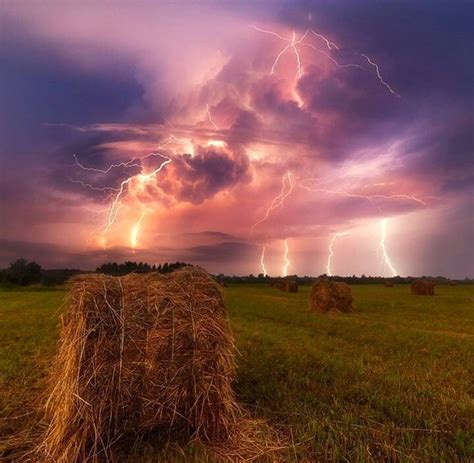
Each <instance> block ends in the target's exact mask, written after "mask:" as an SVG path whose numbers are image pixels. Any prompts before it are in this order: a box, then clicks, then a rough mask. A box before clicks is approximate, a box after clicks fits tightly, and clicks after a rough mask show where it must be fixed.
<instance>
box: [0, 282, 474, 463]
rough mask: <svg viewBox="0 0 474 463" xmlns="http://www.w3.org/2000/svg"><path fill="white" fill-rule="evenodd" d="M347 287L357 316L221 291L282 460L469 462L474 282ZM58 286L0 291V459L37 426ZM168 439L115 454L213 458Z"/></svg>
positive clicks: (242, 290)
mask: <svg viewBox="0 0 474 463" xmlns="http://www.w3.org/2000/svg"><path fill="white" fill-rule="evenodd" d="M352 289H353V293H354V298H355V305H356V308H357V311H356V312H355V313H353V314H345V315H342V314H334V315H321V314H314V313H309V312H308V311H307V300H308V292H309V287H303V288H300V292H299V293H297V294H288V293H283V292H280V291H279V290H277V289H274V288H270V287H268V286H265V285H253V286H251V285H235V286H231V287H229V288H226V289H225V293H226V298H227V303H228V307H229V315H230V319H231V324H232V328H233V330H234V334H235V337H236V340H237V346H238V348H239V351H240V357H239V359H238V364H239V372H238V373H239V381H238V384H237V385H236V388H237V391H238V394H239V399H240V401H241V402H243V403H245V404H246V405H247V408H248V409H249V410H250V411H251V413H252V414H253V415H254V416H256V417H260V418H264V419H266V420H268V421H269V422H270V424H271V425H272V426H273V427H275V428H276V429H278V430H281V432H282V433H283V434H284V435H285V436H286V437H287V439H288V442H289V446H290V454H289V455H288V456H287V457H285V461H292V462H293V461H294V462H325V461H337V462H339V461H341V462H342V461H348V462H369V461H376V462H378V461H393V462H397V461H400V462H408V461H410V462H411V461H413V462H460V461H465V462H469V461H474V288H473V287H469V286H456V287H448V286H440V287H437V288H436V293H437V294H436V296H434V297H422V296H412V295H410V293H409V288H408V286H396V287H394V288H384V287H382V286H354V287H353V288H352ZM64 294H65V293H64V291H14V290H8V291H1V292H0V436H2V437H3V440H0V461H1V460H2V458H3V459H4V460H5V461H9V460H10V461H11V460H14V459H15V458H16V457H15V456H14V455H15V453H14V451H15V448H18V446H19V443H18V439H17V438H18V436H19V433H20V432H25V431H27V430H29V429H31V430H32V431H31V433H32V434H33V435H34V434H35V433H36V432H37V430H38V426H37V425H35V423H36V417H35V412H34V410H35V407H36V406H37V404H38V403H39V402H40V401H41V395H42V391H43V390H44V379H45V374H46V371H47V368H48V367H49V366H50V364H51V359H52V356H53V353H54V347H55V341H56V338H57V324H58V314H59V313H60V311H59V307H60V305H61V301H62V299H63V298H64ZM165 447H168V448H165V449H164V450H163V443H162V442H157V441H156V440H154V438H151V437H147V438H145V439H144V441H143V442H142V443H141V444H140V445H138V446H135V448H132V449H128V452H126V453H127V455H126V456H125V453H124V457H123V461H130V462H131V461H140V462H150V463H151V462H167V463H173V462H185V461H186V462H190V461H191V462H192V461H194V462H211V461H213V460H212V457H211V456H210V455H209V454H208V453H207V452H206V451H205V449H202V448H199V446H196V445H194V446H191V445H187V446H186V445H185V446H184V448H183V449H182V450H177V449H176V448H175V446H172V445H168V444H165ZM159 449H160V450H159Z"/></svg>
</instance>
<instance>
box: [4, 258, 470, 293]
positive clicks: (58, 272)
mask: <svg viewBox="0 0 474 463" xmlns="http://www.w3.org/2000/svg"><path fill="white" fill-rule="evenodd" d="M187 266H192V264H189V263H185V262H165V263H164V264H159V265H150V264H147V263H144V262H131V261H127V262H122V263H117V262H108V263H105V264H102V265H101V266H100V267H97V268H96V269H95V271H84V270H79V269H67V268H66V269H43V268H42V267H41V265H39V264H37V263H36V262H34V261H28V260H26V259H23V258H20V259H17V260H16V261H15V262H12V263H11V264H10V266H9V267H8V268H6V269H3V270H0V285H2V286H3V287H5V286H29V285H42V286H58V285H61V284H64V283H65V282H66V281H67V280H69V278H71V277H73V276H75V275H79V274H84V273H103V274H106V275H113V276H123V275H128V274H129V273H149V272H157V273H170V272H173V271H174V270H177V269H179V268H182V267H187ZM214 278H215V279H216V280H218V281H221V282H223V283H267V284H271V283H275V282H278V281H280V280H282V279H283V277H271V276H268V275H263V273H260V274H258V275H256V276H255V275H253V274H250V275H247V276H236V275H233V276H230V275H224V274H222V273H221V274H219V275H214ZM284 278H287V279H291V280H294V281H296V282H297V283H298V284H312V283H314V282H315V281H316V280H318V279H322V278H325V279H328V280H332V281H342V282H345V283H348V284H352V285H366V284H383V283H385V282H387V281H390V282H391V283H393V284H409V283H412V282H413V281H414V280H415V279H418V278H423V279H427V280H431V281H433V282H434V283H436V284H453V283H464V284H473V283H474V279H470V278H465V279H463V280H451V279H449V278H445V277H442V276H437V277H431V276H426V275H424V276H420V277H400V276H396V277H390V278H387V277H380V276H377V277H373V276H365V275H361V276H356V275H353V276H345V277H341V276H327V275H326V274H322V275H319V276H318V277H312V276H298V275H289V276H287V277H284Z"/></svg>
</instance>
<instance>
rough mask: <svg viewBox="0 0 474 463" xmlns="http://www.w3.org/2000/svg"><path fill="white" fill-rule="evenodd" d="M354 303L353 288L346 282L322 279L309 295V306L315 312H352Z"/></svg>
mask: <svg viewBox="0 0 474 463" xmlns="http://www.w3.org/2000/svg"><path fill="white" fill-rule="evenodd" d="M352 303H353V299H352V290H351V287H350V286H349V285H347V284H346V283H339V282H334V281H329V280H320V281H317V282H316V283H315V284H314V285H313V287H312V288H311V292H310V295H309V308H310V310H312V311H314V312H323V313H326V312H332V311H336V312H352V311H353V310H354V307H353V305H352Z"/></svg>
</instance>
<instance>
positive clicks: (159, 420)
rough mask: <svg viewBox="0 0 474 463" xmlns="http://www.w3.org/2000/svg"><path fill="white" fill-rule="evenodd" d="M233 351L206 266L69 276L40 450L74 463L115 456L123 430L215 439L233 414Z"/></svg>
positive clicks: (227, 428)
mask: <svg viewBox="0 0 474 463" xmlns="http://www.w3.org/2000/svg"><path fill="white" fill-rule="evenodd" d="M234 356H235V347H234V341H233V336H232V333H231V330H230V328H229V325H228V322H227V317H226V310H225V305H224V301H223V297H222V294H221V291H220V289H219V287H218V285H217V283H215V282H214V281H213V280H212V279H211V278H210V277H209V276H208V275H207V274H206V273H205V272H203V271H201V270H198V269H193V268H186V269H182V270H178V271H176V272H174V273H171V274H167V275H158V274H147V275H129V276H125V277H121V278H118V277H110V276H106V275H85V276H79V277H76V278H75V279H74V280H73V282H72V287H71V290H70V294H69V297H68V300H67V310H66V313H65V315H64V316H63V318H62V328H61V334H60V346H59V352H58V356H57V358H56V360H55V362H54V365H53V368H52V375H51V381H52V385H53V389H52V392H51V395H50V397H49V400H48V403H47V410H48V413H49V416H50V423H51V424H50V427H49V429H48V430H47V432H46V434H45V436H44V439H43V441H42V443H41V445H40V447H39V449H40V451H41V452H42V453H43V455H47V458H45V460H47V461H55V462H61V463H66V462H67V463H79V462H81V463H82V462H97V461H115V460H114V457H113V453H112V450H111V448H112V446H113V444H114V443H115V442H117V441H118V440H119V439H120V438H121V436H123V435H126V434H127V433H129V434H130V433H131V434H133V433H142V432H144V431H148V430H157V431H158V432H159V431H160V430H164V431H165V432H166V433H167V435H168V434H171V432H173V433H174V432H176V433H178V434H179V435H180V436H183V435H185V436H189V438H194V437H196V438H200V439H201V440H203V441H205V442H210V443H213V442H220V441H223V440H225V439H227V438H229V435H230V433H231V430H232V428H233V426H234V425H235V422H236V419H237V418H238V416H239V407H238V405H237V404H236V400H235V394H234V392H233V389H232V382H233V381H234V379H235V376H236V372H235V362H234ZM99 457H100V458H99Z"/></svg>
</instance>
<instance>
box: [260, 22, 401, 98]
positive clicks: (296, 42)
mask: <svg viewBox="0 0 474 463" xmlns="http://www.w3.org/2000/svg"><path fill="white" fill-rule="evenodd" d="M252 27H253V28H254V29H255V30H256V31H258V32H262V33H264V34H269V35H273V36H274V37H277V38H278V39H280V40H282V41H284V42H286V43H287V44H288V45H286V46H285V47H284V48H283V49H282V50H281V51H280V52H279V53H278V54H277V56H276V58H275V60H274V61H273V64H272V67H271V70H270V74H271V75H272V74H273V73H274V72H275V69H276V67H277V65H278V62H279V61H280V58H281V57H282V56H283V55H285V53H286V52H288V51H290V52H292V53H293V54H294V56H295V59H296V65H297V66H296V77H297V80H298V79H300V78H301V77H302V76H303V65H302V61H301V56H300V53H299V51H298V47H299V46H305V47H309V48H311V49H313V50H314V51H316V52H317V53H319V54H322V55H323V56H325V57H326V58H327V59H329V60H330V61H331V62H332V63H333V64H334V65H335V66H336V67H338V68H359V69H362V70H367V69H366V68H365V67H363V66H361V65H359V64H355V63H347V64H341V63H339V62H338V61H337V60H336V59H335V58H334V57H333V56H331V55H330V53H331V52H332V51H333V50H336V51H339V47H338V45H336V44H335V43H334V42H332V41H331V40H329V39H328V38H327V37H325V36H324V35H322V34H320V33H318V32H316V31H314V30H312V29H307V30H306V31H305V32H304V33H303V34H302V35H301V36H300V37H299V38H298V39H297V38H296V33H295V32H294V31H293V33H292V36H291V38H287V37H283V36H282V35H280V34H277V33H276V32H274V31H271V30H266V29H261V28H260V27H257V26H252ZM308 35H311V36H312V37H314V38H316V39H319V40H320V41H322V42H323V43H324V44H325V46H326V48H327V50H328V52H325V51H323V50H321V49H319V48H318V47H316V46H315V45H314V44H313V43H311V42H305V40H306V38H307V37H308ZM360 56H362V57H363V58H364V59H365V60H366V61H367V63H368V64H369V65H370V66H371V67H373V68H374V69H375V72H376V74H377V78H378V80H379V81H380V83H381V84H382V85H383V86H384V87H386V89H387V90H388V91H389V92H390V93H391V94H392V95H396V96H398V94H397V93H396V92H395V90H393V88H392V87H391V86H390V85H389V84H388V83H387V82H386V81H385V80H384V79H383V77H382V74H381V72H380V67H379V65H378V64H377V63H376V62H375V61H373V60H372V59H370V58H369V57H368V56H367V55H366V54H364V53H360ZM297 100H298V103H299V105H300V106H302V104H301V103H300V101H299V100H301V99H300V98H299V97H298V98H297Z"/></svg>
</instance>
